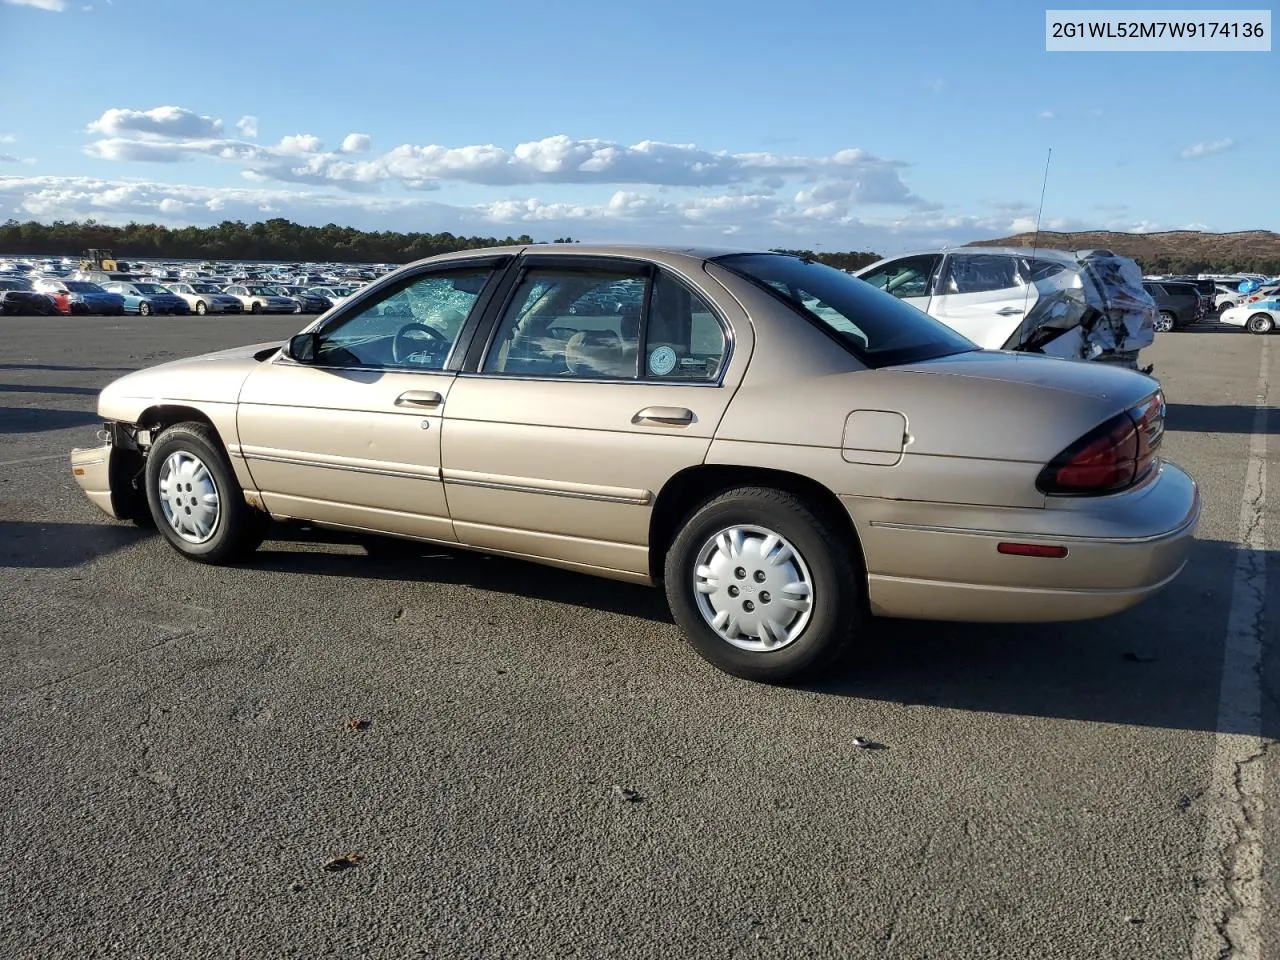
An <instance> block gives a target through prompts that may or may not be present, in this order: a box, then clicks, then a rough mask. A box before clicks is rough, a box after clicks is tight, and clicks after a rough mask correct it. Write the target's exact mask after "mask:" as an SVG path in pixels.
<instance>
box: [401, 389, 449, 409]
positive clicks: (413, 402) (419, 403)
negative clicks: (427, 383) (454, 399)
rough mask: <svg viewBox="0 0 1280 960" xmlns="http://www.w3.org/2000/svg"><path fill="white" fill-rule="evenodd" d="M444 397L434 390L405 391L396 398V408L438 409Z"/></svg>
mask: <svg viewBox="0 0 1280 960" xmlns="http://www.w3.org/2000/svg"><path fill="white" fill-rule="evenodd" d="M442 403H444V397H442V396H441V395H440V394H438V393H436V391H434V390H406V391H405V392H404V393H402V394H400V396H398V397H396V406H397V407H438V406H440V404H442Z"/></svg>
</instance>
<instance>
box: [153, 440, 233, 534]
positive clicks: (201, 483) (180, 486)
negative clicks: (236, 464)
mask: <svg viewBox="0 0 1280 960" xmlns="http://www.w3.org/2000/svg"><path fill="white" fill-rule="evenodd" d="M159 491H160V508H161V509H162V510H163V511H164V518H165V519H166V520H167V521H169V526H171V527H173V530H174V532H175V533H177V535H178V536H180V537H181V538H182V539H183V540H186V541H187V542H188V543H204V542H205V541H206V540H208V539H209V538H210V537H212V536H213V534H214V532H215V531H216V530H217V529H218V520H219V519H220V518H221V516H222V505H221V502H220V501H219V499H218V487H217V485H216V484H215V483H214V482H213V474H211V473H210V472H209V468H208V467H206V466H205V465H204V463H203V462H202V461H201V460H200V458H199V457H197V456H195V455H193V454H190V453H187V452H186V451H185V450H179V451H178V452H177V453H171V454H169V458H168V459H167V460H165V462H164V466H162V467H161V468H160V480H159Z"/></svg>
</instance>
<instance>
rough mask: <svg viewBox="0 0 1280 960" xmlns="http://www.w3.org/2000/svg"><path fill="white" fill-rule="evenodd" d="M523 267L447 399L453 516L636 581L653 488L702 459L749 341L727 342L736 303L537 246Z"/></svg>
mask: <svg viewBox="0 0 1280 960" xmlns="http://www.w3.org/2000/svg"><path fill="white" fill-rule="evenodd" d="M519 266H520V269H519V272H518V273H517V275H516V277H515V282H514V284H513V286H512V288H511V290H510V292H509V293H508V294H507V295H506V296H505V298H504V302H503V306H502V309H501V311H500V313H499V314H498V316H497V318H496V322H495V324H494V329H493V332H492V334H490V336H489V337H488V343H487V346H486V347H483V356H482V357H481V356H479V355H477V356H476V357H475V358H474V360H473V361H472V362H471V363H469V365H468V367H469V370H468V371H466V372H463V373H461V374H460V375H459V377H458V380H457V382H456V383H455V384H454V385H453V388H452V390H451V392H450V394H449V401H448V404H447V405H446V407H445V410H444V426H443V453H442V463H443V467H444V471H443V473H444V482H445V490H446V493H447V495H448V500H449V511H450V514H451V516H452V517H453V523H454V530H455V532H456V534H457V537H458V539H459V540H460V541H461V542H463V543H466V544H469V545H472V546H476V547H482V548H487V549H492V550H500V551H503V552H507V553H513V554H518V555H524V556H531V557H539V558H544V559H549V560H553V561H557V562H559V563H562V564H565V565H568V566H571V567H583V568H605V569H609V570H613V571H618V572H622V573H624V574H629V575H631V576H632V577H633V578H635V579H645V578H647V577H648V574H649V567H648V563H649V557H648V538H649V521H650V515H651V512H652V509H653V504H654V501H655V499H656V497H657V494H658V492H659V491H660V490H661V489H662V487H663V485H664V484H665V483H666V482H667V481H668V480H669V479H670V478H671V477H672V476H674V475H675V474H676V473H678V472H680V471H681V470H683V469H685V468H687V467H692V466H695V465H697V464H700V463H702V462H703V459H704V458H705V456H706V453H707V449H708V447H709V446H710V444H711V439H712V437H713V436H714V434H715V430H716V426H717V424H719V422H720V419H721V417H722V416H723V414H724V411H725V408H726V406H727V405H728V402H729V398H730V397H731V396H732V393H733V387H734V385H735V384H736V383H737V381H738V380H739V379H740V378H741V375H742V370H743V369H744V368H745V361H746V356H747V355H748V354H749V352H750V340H749V339H748V340H747V341H746V343H745V345H744V344H743V342H742V341H741V340H739V341H738V342H737V345H736V346H735V347H733V349H732V350H731V345H733V344H734V341H733V339H732V338H731V336H730V332H729V331H730V327H729V325H728V323H727V322H726V319H727V314H726V311H734V310H737V311H738V313H739V316H738V318H737V319H738V320H740V321H741V325H740V326H739V325H737V324H735V327H736V328H737V329H738V330H739V331H740V332H743V331H744V328H746V327H747V326H748V325H747V324H746V322H745V317H744V316H741V315H740V313H741V308H739V307H736V306H735V304H734V302H733V301H731V300H730V299H729V298H728V297H722V298H721V299H719V301H718V302H717V299H716V298H715V297H714V294H713V293H708V288H711V289H712V290H714V289H715V288H716V287H718V284H716V282H715V281H714V280H712V279H711V278H710V277H708V276H707V275H706V274H705V273H702V272H701V271H699V273H698V275H697V276H688V275H678V274H677V273H676V272H675V271H674V270H672V269H666V268H664V267H661V266H659V265H655V264H651V263H648V262H644V261H638V260H631V259H627V258H613V257H585V256H576V257H575V256H563V255H561V256H554V255H538V254H526V255H524V256H522V257H521V259H520V261H519ZM720 292H721V293H722V294H723V290H722V289H721V291H720ZM744 335H745V336H747V337H748V338H749V333H745V334H744Z"/></svg>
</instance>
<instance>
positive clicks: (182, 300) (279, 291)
mask: <svg viewBox="0 0 1280 960" xmlns="http://www.w3.org/2000/svg"><path fill="white" fill-rule="evenodd" d="M354 292H355V290H354V288H350V287H310V288H305V287H302V286H298V285H295V284H284V283H238V284H228V285H226V286H224V287H219V286H217V285H216V284H213V283H202V282H198V281H182V282H166V283H161V282H158V281H156V280H155V279H153V278H150V277H145V276H136V275H120V276H118V277H116V278H113V279H107V280H105V281H104V282H95V281H94V280H87V279H72V278H62V277H48V276H45V277H37V278H36V279H34V280H30V279H27V278H24V277H20V276H13V275H9V276H0V308H2V309H3V312H4V313H6V314H34V315H36V316H48V315H51V314H54V313H60V314H65V315H67V316H70V315H73V314H94V315H120V314H126V313H131V314H139V315H141V316H144V317H145V316H151V315H153V314H166V315H171V314H192V313H194V314H198V315H199V316H204V315H205V314H210V313H215V314H225V313H323V312H324V311H326V310H328V309H329V308H330V307H332V306H333V305H334V304H336V303H341V302H343V301H344V300H346V299H347V298H348V297H350V296H351V295H352V294H353V293H354Z"/></svg>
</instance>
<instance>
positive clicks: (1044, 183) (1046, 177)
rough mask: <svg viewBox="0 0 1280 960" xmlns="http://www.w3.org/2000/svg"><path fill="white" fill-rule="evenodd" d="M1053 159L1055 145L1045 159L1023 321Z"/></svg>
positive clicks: (1029, 292)
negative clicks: (1050, 163) (1050, 164)
mask: <svg viewBox="0 0 1280 960" xmlns="http://www.w3.org/2000/svg"><path fill="white" fill-rule="evenodd" d="M1052 159H1053V147H1050V148H1049V155H1048V156H1047V157H1045V159H1044V180H1043V181H1041V183H1040V209H1039V210H1037V211H1036V232H1035V234H1034V235H1033V236H1032V237H1031V260H1032V262H1031V263H1030V264H1028V267H1029V268H1030V270H1031V276H1030V277H1028V278H1027V290H1026V293H1025V294H1023V297H1022V318H1023V322H1025V321H1026V317H1027V304H1029V303H1030V302H1031V288H1032V287H1033V286H1035V282H1034V280H1033V279H1032V277H1034V276H1035V259H1036V250H1037V249H1038V248H1039V246H1040V218H1041V217H1042V216H1044V192H1045V190H1046V189H1048V187H1049V161H1050V160H1052Z"/></svg>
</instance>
